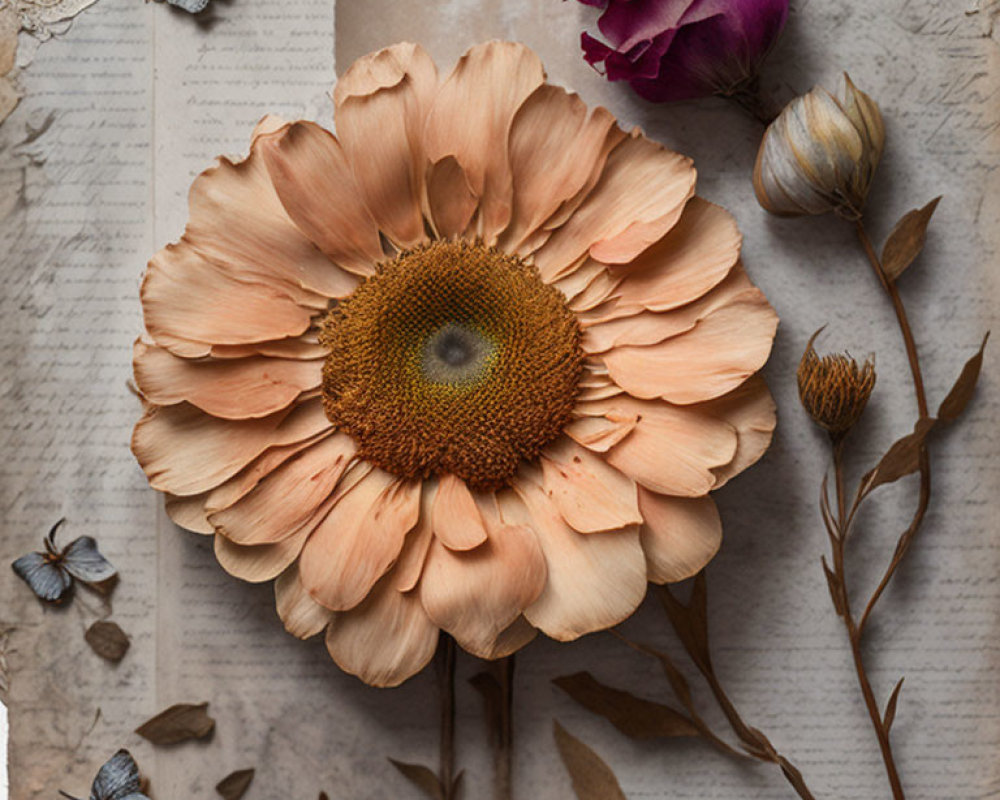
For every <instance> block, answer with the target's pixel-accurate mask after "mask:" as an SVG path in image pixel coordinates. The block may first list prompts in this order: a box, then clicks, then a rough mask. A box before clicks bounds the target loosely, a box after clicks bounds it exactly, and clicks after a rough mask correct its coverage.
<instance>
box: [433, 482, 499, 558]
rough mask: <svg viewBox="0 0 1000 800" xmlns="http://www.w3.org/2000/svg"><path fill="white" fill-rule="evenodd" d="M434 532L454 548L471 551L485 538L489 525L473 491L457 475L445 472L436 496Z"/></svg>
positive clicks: (448, 545)
mask: <svg viewBox="0 0 1000 800" xmlns="http://www.w3.org/2000/svg"><path fill="white" fill-rule="evenodd" d="M431 513H432V515H433V520H434V523H433V526H434V535H435V536H437V537H438V538H439V539H440V540H441V541H442V542H443V543H444V544H445V546H446V547H450V548H451V549H452V550H471V549H472V548H473V547H478V546H479V545H481V544H482V543H483V542H485V541H486V524H485V523H484V522H483V516H482V514H480V513H479V508H478V507H477V506H476V501H475V500H474V499H473V497H472V492H470V491H469V487H468V486H466V485H465V481H463V480H462V479H461V478H458V477H456V476H455V475H443V476H442V477H441V479H440V482H439V483H438V489H437V494H436V495H435V496H434V506H433V511H432V512H431Z"/></svg>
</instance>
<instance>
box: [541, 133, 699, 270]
mask: <svg viewBox="0 0 1000 800" xmlns="http://www.w3.org/2000/svg"><path fill="white" fill-rule="evenodd" d="M694 181H695V172H694V168H693V167H692V166H691V159H689V158H687V157H685V156H681V155H679V154H677V153H674V152H671V151H670V150H667V149H666V148H664V147H662V146H661V145H659V144H656V143H655V142H652V141H650V140H649V139H647V138H645V137H644V136H641V135H639V134H633V135H631V136H629V137H628V138H626V139H625V140H624V141H623V142H622V143H621V144H619V145H618V146H617V147H616V148H615V149H614V150H612V151H611V154H610V155H609V156H608V161H607V164H606V165H605V168H604V173H603V174H602V175H601V179H600V180H599V181H598V183H597V185H596V186H595V187H594V190H593V191H592V192H591V193H590V195H589V196H588V197H587V199H586V200H584V202H583V204H582V205H581V206H580V207H579V208H578V209H577V210H576V212H575V213H574V214H573V215H572V216H571V217H570V218H569V219H568V220H567V221H566V223H565V224H564V225H563V226H562V227H561V228H559V229H558V230H557V231H555V232H554V233H553V234H552V237H551V238H550V239H549V240H548V241H547V242H546V243H545V244H544V245H543V246H542V247H541V249H540V250H538V251H537V252H536V253H535V265H536V266H537V267H538V271H539V272H540V273H541V276H542V278H543V279H544V280H546V281H548V282H552V281H555V280H558V279H559V278H560V277H561V276H562V275H563V274H565V271H566V270H567V268H568V267H569V266H570V265H572V264H573V262H575V261H576V259H578V258H579V257H580V256H581V255H583V254H584V253H586V252H589V253H590V255H591V257H592V258H594V259H596V260H597V261H601V262H603V263H605V264H622V263H626V262H628V261H631V260H632V259H633V258H635V257H636V256H637V255H638V254H639V253H641V252H642V251H643V250H645V249H646V248H647V247H649V245H651V244H652V243H653V242H656V241H657V240H659V239H660V238H662V237H663V235H664V234H665V233H666V232H667V231H668V230H670V229H671V228H672V227H673V226H674V225H675V224H676V222H677V220H678V218H679V217H680V216H681V212H682V210H683V209H684V204H685V203H686V202H687V200H688V199H689V198H690V197H691V196H692V195H693V194H694Z"/></svg>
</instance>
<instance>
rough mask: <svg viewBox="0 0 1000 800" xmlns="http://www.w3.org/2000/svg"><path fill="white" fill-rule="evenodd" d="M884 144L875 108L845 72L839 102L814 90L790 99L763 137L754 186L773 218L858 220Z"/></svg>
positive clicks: (878, 115)
mask: <svg viewBox="0 0 1000 800" xmlns="http://www.w3.org/2000/svg"><path fill="white" fill-rule="evenodd" d="M884 146H885V128H884V126H883V125H882V114H881V112H880V111H879V108H878V105H877V104H876V103H875V101H874V100H872V99H871V98H870V97H869V96H868V95H866V94H865V93H864V92H862V91H860V90H859V89H858V88H857V87H856V86H855V85H854V84H853V83H851V79H850V77H848V75H847V73H846V72H845V73H844V89H843V92H842V96H841V97H840V98H839V99H838V98H836V97H834V96H833V95H831V94H830V93H829V92H827V91H826V89H823V88H822V87H819V86H817V87H816V88H815V89H813V90H812V91H811V92H809V93H808V94H805V95H803V96H802V97H797V98H795V99H794V100H792V102H791V103H789V104H788V105H787V106H785V108H784V110H783V111H782V112H781V114H779V115H778V118H777V119H776V120H775V121H774V122H772V123H771V125H770V126H769V127H768V129H767V131H765V133H764V139H763V141H762V142H761V145H760V150H759V151H758V153H757V163H756V164H755V165H754V172H753V184H754V189H755V190H756V192H757V200H758V201H759V202H760V204H761V205H762V206H763V207H764V208H765V209H767V210H768V211H770V212H771V213H772V214H778V215H780V216H799V215H801V214H825V213H827V212H828V211H836V212H837V213H838V214H841V215H843V216H845V217H848V218H849V219H857V218H858V217H860V216H861V211H862V209H863V208H864V205H865V200H866V199H867V197H868V188H869V187H870V186H871V182H872V177H873V176H874V175H875V168H876V167H877V166H878V162H879V159H880V158H881V157H882V149H883V147H884Z"/></svg>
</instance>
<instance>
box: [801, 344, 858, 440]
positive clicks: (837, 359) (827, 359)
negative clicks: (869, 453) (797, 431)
mask: <svg viewBox="0 0 1000 800" xmlns="http://www.w3.org/2000/svg"><path fill="white" fill-rule="evenodd" d="M818 335H819V331H816V333H814V334H813V336H812V339H810V340H809V344H808V345H807V346H806V351H805V353H803V354H802V361H800V362H799V371H798V374H797V377H798V381H799V399H800V400H801V401H802V405H803V406H804V407H805V410H806V411H807V412H809V416H810V417H812V418H813V421H814V422H815V423H816V424H817V425H819V426H820V427H822V428H825V429H826V430H827V431H829V432H830V434H831V435H832V436H842V435H844V434H845V433H847V432H848V431H849V430H850V429H851V428H853V427H854V425H855V423H856V422H857V421H858V420H859V419H860V418H861V414H862V412H863V411H864V410H865V406H866V405H868V398H869V397H871V393H872V389H874V388H875V361H874V359H873V358H872V357H870V356H869V357H868V359H867V360H866V361H865V363H864V364H861V365H859V364H858V362H857V361H855V360H854V359H853V358H851V357H850V356H849V355H847V354H846V353H837V354H834V355H827V356H823V357H822V358H820V356H819V355H817V354H816V350H815V348H814V347H813V341H814V340H815V339H816V337H817V336H818Z"/></svg>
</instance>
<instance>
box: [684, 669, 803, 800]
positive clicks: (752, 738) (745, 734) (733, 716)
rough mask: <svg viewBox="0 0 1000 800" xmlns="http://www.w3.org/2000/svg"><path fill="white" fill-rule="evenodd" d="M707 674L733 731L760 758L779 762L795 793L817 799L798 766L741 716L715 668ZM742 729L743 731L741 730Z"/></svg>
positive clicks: (707, 679) (782, 772) (709, 683)
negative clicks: (720, 681)
mask: <svg viewBox="0 0 1000 800" xmlns="http://www.w3.org/2000/svg"><path fill="white" fill-rule="evenodd" d="M703 674H704V675H705V680H706V681H707V682H708V685H709V687H710V688H711V689H712V694H714V695H715V699H716V701H717V702H718V704H719V707H720V708H721V709H722V713H723V714H725V716H726V719H727V720H729V724H730V726H731V727H732V729H733V731H734V732H736V734H737V735H738V736H739V737H740V738H741V739H743V742H744V744H746V745H748V746H750V747H753V748H755V749H759V750H761V751H762V755H758V758H763V760H766V761H770V762H771V763H773V764H777V765H778V767H780V768H781V774H782V775H784V776H785V780H786V781H788V783H789V784H790V785H791V787H792V788H793V789H795V793H796V794H797V795H798V796H799V797H801V798H802V800H816V798H815V797H814V796H813V793H812V792H810V791H809V787H808V786H806V782H805V778H803V777H802V773H801V772H799V769H798V767H796V766H795V765H794V764H793V763H792V762H791V761H789V760H788V759H787V758H785V757H784V756H783V755H781V753H779V752H778V751H777V750H776V749H775V747H774V745H772V744H771V742H770V740H769V739H768V738H767V737H766V736H764V734H763V733H761V732H760V731H759V730H757V729H756V728H751V727H750V726H749V725H747V724H746V722H744V721H743V718H742V717H741V716H740V714H739V711H737V710H736V706H735V705H733V703H732V701H731V700H730V699H729V695H727V694H726V692H725V690H724V689H723V688H722V684H721V683H719V679H718V678H717V677H716V675H715V672H714V671H713V670H709V671H708V672H705V673H703ZM741 731H742V732H741Z"/></svg>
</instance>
